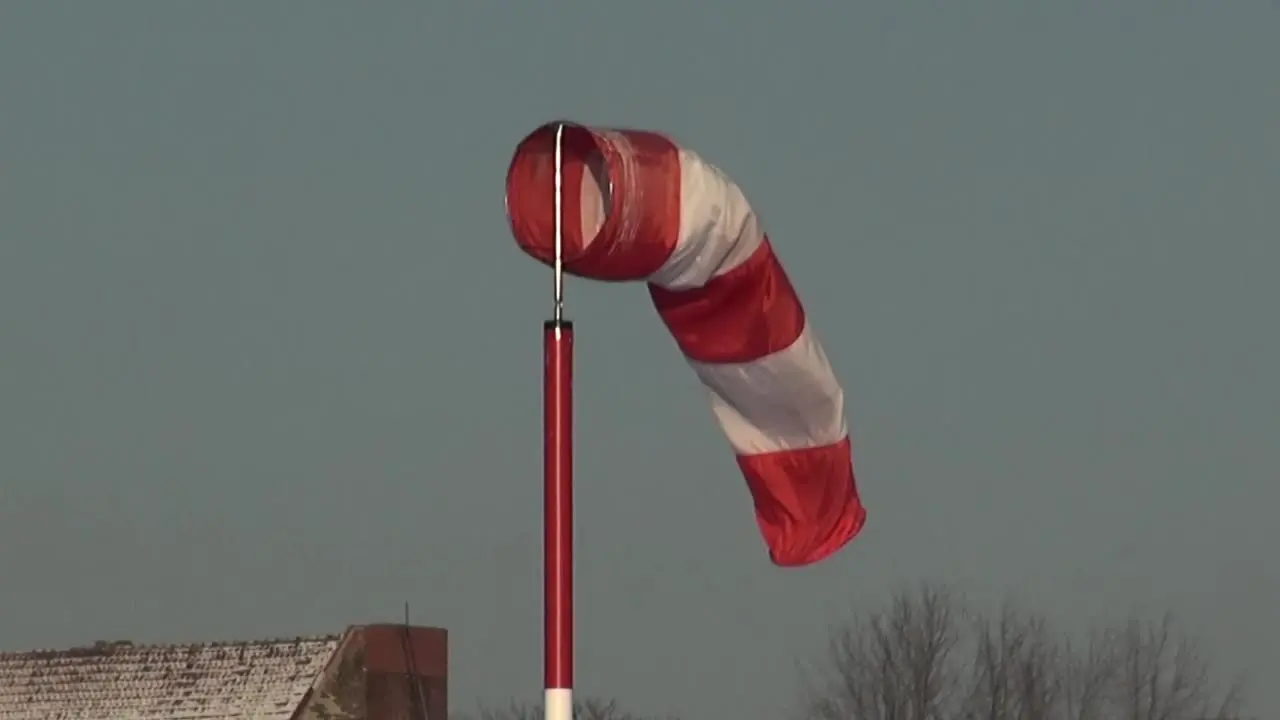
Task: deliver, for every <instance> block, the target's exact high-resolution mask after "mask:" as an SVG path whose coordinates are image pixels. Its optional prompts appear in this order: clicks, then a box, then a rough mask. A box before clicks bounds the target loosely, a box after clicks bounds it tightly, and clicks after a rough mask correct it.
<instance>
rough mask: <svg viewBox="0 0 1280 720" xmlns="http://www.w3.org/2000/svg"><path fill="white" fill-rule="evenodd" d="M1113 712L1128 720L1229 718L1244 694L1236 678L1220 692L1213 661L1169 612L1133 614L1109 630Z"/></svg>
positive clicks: (1216, 719) (1233, 713)
mask: <svg viewBox="0 0 1280 720" xmlns="http://www.w3.org/2000/svg"><path fill="white" fill-rule="evenodd" d="M1110 640H1111V643H1112V656H1113V665H1114V669H1115V671H1114V672H1113V673H1112V674H1111V687H1110V690H1111V693H1110V697H1109V700H1110V705H1111V708H1110V709H1111V713H1110V715H1111V716H1113V717H1116V718H1123V720H1229V718H1233V717H1235V712H1236V711H1237V710H1238V707H1237V704H1238V699H1239V694H1240V685H1239V682H1238V681H1237V682H1233V683H1231V684H1230V685H1229V686H1228V687H1226V688H1225V690H1224V692H1222V693H1221V694H1219V693H1217V692H1215V691H1216V688H1215V687H1214V682H1213V677H1212V673H1211V672H1210V664H1209V661H1208V660H1207V659H1206V657H1205V655H1204V653H1203V652H1202V651H1201V649H1200V647H1199V644H1198V643H1197V642H1196V641H1195V639H1194V638H1192V637H1190V636H1188V635H1186V634H1184V633H1180V632H1178V631H1177V629H1176V628H1175V625H1174V622H1173V617H1172V616H1171V615H1169V614H1166V615H1165V616H1164V617H1162V618H1161V619H1160V620H1158V621H1155V622H1148V621H1144V620H1142V619H1141V618H1137V617H1133V618H1130V619H1129V620H1128V621H1127V622H1126V623H1125V624H1124V625H1123V626H1122V627H1121V628H1119V629H1118V630H1115V631H1113V632H1112V633H1111V635H1110Z"/></svg>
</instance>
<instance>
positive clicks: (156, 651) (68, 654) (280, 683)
mask: <svg viewBox="0 0 1280 720" xmlns="http://www.w3.org/2000/svg"><path fill="white" fill-rule="evenodd" d="M339 641H340V638H339V637H337V636H329V637H316V638H298V639H293V640H267V641H256V642H243V643H217V644H206V645H131V644H128V643H98V644H97V645H95V646H93V647H88V648H76V649H73V650H39V651H35V652H25V653H0V720H197V719H198V720H233V719H234V720H248V719H249V718H252V719H253V720H277V719H280V720H288V718H290V717H291V716H292V715H293V713H294V711H295V710H296V709H297V707H298V705H299V704H300V703H301V702H302V700H303V698H304V696H305V695H306V693H307V691H308V690H309V689H310V688H311V685H312V683H313V682H314V681H315V679H316V677H317V676H318V675H319V674H320V673H321V671H323V670H324V668H325V664H326V663H327V662H328V660H329V658H330V657H331V656H332V655H333V653H334V651H335V650H336V649H337V647H338V643H339Z"/></svg>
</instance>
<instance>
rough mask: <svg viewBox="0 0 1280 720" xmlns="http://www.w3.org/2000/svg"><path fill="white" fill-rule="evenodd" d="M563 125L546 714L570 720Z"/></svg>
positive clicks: (550, 346)
mask: <svg viewBox="0 0 1280 720" xmlns="http://www.w3.org/2000/svg"><path fill="white" fill-rule="evenodd" d="M563 135H564V125H560V126H558V127H557V128H556V149H555V163H556V169H555V265H554V275H555V294H554V299H555V305H554V307H553V313H552V317H551V319H550V320H548V321H546V323H545V324H544V325H543V331H542V354H543V400H542V402H543V416H542V420H543V547H542V552H543V576H542V582H543V674H544V682H543V687H544V697H543V708H544V709H543V712H544V717H545V718H546V720H573V323H571V322H569V321H568V320H565V318H564V265H563V261H562V258H563V242H564V226H563V199H562V190H563V188H562V182H563V172H562V168H563V160H564V157H563V150H562V140H563Z"/></svg>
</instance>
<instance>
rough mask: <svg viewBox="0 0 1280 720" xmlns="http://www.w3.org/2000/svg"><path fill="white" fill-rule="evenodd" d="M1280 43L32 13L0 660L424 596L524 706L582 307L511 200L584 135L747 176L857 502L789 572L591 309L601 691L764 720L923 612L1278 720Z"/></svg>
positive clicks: (12, 252) (1058, 23) (585, 355)
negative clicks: (554, 365)
mask: <svg viewBox="0 0 1280 720" xmlns="http://www.w3.org/2000/svg"><path fill="white" fill-rule="evenodd" d="M1277 24H1280V6H1277V5H1276V4H1275V3H1271V2H1253V1H1250V0H1238V1H1236V2H1230V3H1225V2H1215V3H1206V2H1191V1H1190V0H1176V1H1172V2H1160V3H1155V2H1124V3H1116V2H1101V1H1097V2H1077V3H1053V4H1051V3H1018V4H1015V3H1006V2H995V1H994V0H969V1H968V2H965V3H899V2H887V1H876V2H859V3H852V2H850V3H819V2H816V1H800V2H794V3H786V4H784V3H773V2H768V1H767V0H734V1H733V2H730V1H729V0H708V1H707V2H702V3H685V2H681V3H676V2H673V1H671V0H652V1H651V2H647V3H635V2H626V3H624V2H615V1H612V0H543V1H542V2H537V3H532V2H530V3H514V2H512V3H500V2H495V1H494V0H472V1H470V2H466V3H464V2H460V1H457V2H437V3H422V2H408V1H398V2H393V1H391V0H388V1H387V2H382V3H377V4H368V5H365V6H364V7H361V6H360V5H359V4H357V3H348V2H337V1H336V0H325V1H321V0H312V1H311V2H308V3H305V4H303V3H290V4H286V3H261V2H222V3H212V2H208V3H166V2H151V3H141V2H125V1H123V0H121V1H119V2H112V3H78V2H60V1H56V0H45V1H43V2H39V3H35V2H31V3H8V4H5V5H4V6H3V7H2V8H0V547H2V548H4V551H3V552H0V608H3V609H4V618H5V621H4V622H3V623H2V624H0V648H5V649H26V648H33V647H63V646H71V645H77V644H86V643H91V642H93V641H94V640H99V639H132V640H134V641H136V642H180V641H188V640H214V639H234V638H256V637H271V636H293V635H299V634H319V633H329V632H336V631H339V630H340V629H342V628H343V627H345V626H346V625H348V624H350V623H360V622H371V621H399V620H400V619H401V617H402V613H403V604H404V603H405V602H408V603H409V605H410V608H411V613H412V619H413V621H414V622H417V623H421V624H430V625H439V626H443V627H447V628H448V629H449V631H450V638H451V645H452V650H451V664H452V665H451V672H452V678H451V688H450V694H451V701H452V704H453V705H454V706H455V707H457V708H459V709H463V710H465V709H469V708H472V707H474V706H475V704H476V703H477V702H503V701H505V699H506V698H509V697H513V696H514V697H516V698H518V699H521V700H530V701H533V700H537V699H538V698H539V697H540V696H541V683H542V676H541V668H540V663H541V653H540V647H541V586H540V577H541V572H540V537H541V535H540V522H541V442H540V429H539V427H540V426H539V423H540V418H541V410H540V402H541V397H540V393H541V387H540V372H541V361H540V357H539V354H540V352H541V347H540V342H541V340H540V333H541V326H542V321H543V320H544V319H545V317H546V315H547V314H548V311H549V307H550V306H549V291H550V286H551V284H550V278H549V277H548V274H547V273H546V272H545V271H544V270H543V269H542V268H540V267H539V266H538V265H537V264H535V263H533V262H532V261H531V260H529V259H528V258H526V257H525V256H523V255H522V254H521V253H520V252H519V251H518V250H517V249H516V247H515V244H514V242H513V241H512V240H511V237H510V234H509V232H508V228H507V224H506V220H505V218H504V215H503V190H504V187H503V181H504V175H505V170H506V165H507V162H508V160H509V159H510V155H511V152H512V150H513V149H514V146H515V144H516V143H517V142H518V141H519V140H520V138H521V137H523V135H524V134H525V133H527V132H528V131H530V130H532V129H533V128H534V127H536V126H537V125H538V124H540V123H542V122H544V121H546V120H551V119H555V118H570V119H573V120H577V121H580V122H586V123H591V124H598V125H606V126H608V125H618V126H630V127H641V128H647V129H655V130H661V131H664V132H667V133H669V134H670V135H671V136H673V137H675V138H676V139H677V140H679V141H680V142H681V143H683V144H686V145H687V146H689V147H691V148H693V149H695V150H696V151H697V152H699V153H700V154H702V155H703V156H705V157H706V158H708V159H709V160H711V161H712V162H714V163H715V164H717V165H718V166H720V167H722V168H723V169H725V170H726V171H727V172H728V173H729V174H730V175H731V176H732V177H733V178H734V179H735V180H737V181H738V182H739V183H740V184H741V185H742V187H743V188H744V189H745V191H746V192H747V194H748V197H750V198H751V200H752V202H753V204H754V205H755V207H756V209H757V211H758V212H759V213H760V215H761V216H762V218H763V221H764V223H765V226H766V227H767V229H768V230H769V232H770V235H771V237H772V239H773V243H774V246H775V248H776V250H777V252H778V254H779V256H780V257H781V259H782V261H783V262H784V264H785V265H786V267H787V269H788V271H789V273H790V275H791V277H792V279H793V280H794V282H795V284H796V286H797V288H798V289H799V291H800V294H801V297H802V299H803V301H804V302H805V304H806V307H807V309H808V311H809V317H810V318H811V320H812V321H813V323H814V326H815V328H816V329H817V330H818V332H819V333H820V336H821V337H822V339H823V342H824V343H825V344H826V346H827V350H828V353H829V355H830V357H831V359H832V362H833V365H834V366H835V369H836V372H837V373H838V375H839V376H840V378H841V379H842V381H843V382H844V384H845V387H846V390H847V392H848V406H847V407H848V410H849V413H850V424H851V432H852V438H853V444H854V454H855V462H856V465H857V470H858V474H859V486H860V490H861V492H862V495H863V499H864V501H865V503H866V505H867V507H868V513H869V519H868V523H867V526H866V529H865V530H864V532H863V534H862V535H861V536H860V537H859V538H858V539H857V540H856V541H855V542H854V543H853V544H852V545H850V546H849V547H848V548H847V549H846V550H845V551H843V552H842V553H840V554H839V555H837V556H835V557H834V558H832V559H831V560H829V561H827V562H824V563H821V564H818V565H815V566H812V567H809V568H804V569H798V570H782V569H779V568H775V567H773V566H772V565H770V564H769V562H768V560H767V557H766V555H765V552H764V550H763V548H762V546H761V542H760V540H759V538H758V533H757V530H756V528H755V526H754V521H753V519H752V515H751V507H750V499H749V495H748V493H747V491H746V488H745V486H744V485H743V482H742V479H741V477H740V476H739V475H738V473H737V468H736V465H735V464H734V461H733V457H732V454H731V452H730V451H729V449H728V446H727V444H726V443H725V441H724V439H723V437H722V436H721V435H720V431H719V429H718V428H717V426H716V424H715V422H714V420H713V418H712V416H711V414H710V411H709V409H708V407H707V404H706V399H705V397H704V395H703V392H702V391H701V389H700V388H699V386H698V384H697V380H696V378H695V377H694V375H693V373H692V372H691V371H690V370H689V368H688V367H687V365H686V364H685V363H684V361H683V359H682V358H681V357H680V355H679V352H678V351H677V349H676V347H675V345H674V343H673V342H672V341H671V340H670V338H669V337H668V336H667V334H666V332H665V330H664V328H663V327H662V325H661V323H660V322H659V321H658V319H657V317H656V315H655V313H654V312H653V310H652V308H651V307H650V305H649V301H648V298H647V294H646V292H645V291H644V289H643V288H642V287H640V286H625V285H613V286H606V285H594V284H590V283H587V282H585V281H571V282H570V283H569V284H568V313H569V315H570V317H571V318H572V319H573V320H574V321H575V323H576V325H577V329H578V340H577V353H578V355H577V364H578V376H577V388H578V393H579V394H578V398H577V405H576V413H577V417H578V428H577V443H578V446H577V448H578V449H577V466H576V467H577V483H578V484H577V512H578V518H577V521H578V526H577V550H578V558H577V573H578V575H577V582H578V585H577V608H578V617H577V628H578V646H577V647H578V655H577V668H578V673H577V685H578V688H579V692H581V693H584V694H591V695H599V696H611V697H617V698H619V699H620V700H621V701H622V702H623V704H625V705H627V706H628V707H630V708H633V709H636V710H640V711H644V712H662V711H668V710H671V711H678V712H681V713H683V714H684V715H685V716H686V717H687V718H689V719H690V720H694V719H696V718H711V717H734V718H742V719H743V720H764V719H765V718H776V717H780V716H782V715H783V714H784V713H786V712H787V711H788V710H789V709H791V708H792V707H793V706H794V703H795V702H796V700H797V698H798V697H799V693H800V686H799V684H798V682H797V678H796V673H795V666H796V663H797V662H798V661H801V660H805V659H808V658H812V657H814V656H815V654H817V653H820V652H821V650H822V647H823V643H824V638H825V637H826V633H827V632H828V630H829V628H830V627H831V626H832V625H833V624H834V623H838V622H839V621H840V620H841V619H842V618H845V617H847V616H848V614H849V613H851V612H857V611H864V610H867V609H873V608H875V607H878V606H879V605H880V604H881V603H883V602H884V601H885V600H886V598H888V597H889V596H890V594H891V593H892V592H893V591H894V590H896V589H898V588H900V587H902V586H903V584H905V583H915V582H920V581H929V582H937V583H947V584H953V585H955V586H957V587H959V588H962V589H964V590H965V591H967V592H968V593H970V594H971V595H973V596H974V597H976V598H978V599H980V600H981V599H991V600H994V599H998V598H1000V597H1003V596H1005V595H1011V596H1015V597H1017V598H1019V599H1021V600H1023V601H1025V602H1026V603H1028V604H1029V605H1030V606H1031V607H1034V608H1036V609H1039V610H1043V611H1044V612H1046V613H1048V614H1049V615H1050V616H1051V617H1053V618H1056V619H1058V620H1059V621H1061V622H1062V623H1065V624H1068V625H1070V624H1083V623H1090V622H1096V621H1100V620H1102V619H1105V618H1108V617H1111V616H1113V615H1116V614H1124V613H1127V612H1129V611H1130V610H1133V609H1139V610H1142V611H1151V612H1158V611H1163V610H1166V609H1168V610H1171V611H1173V612H1174V613H1175V614H1176V615H1177V617H1178V618H1180V620H1181V621H1182V622H1183V624H1184V625H1185V626H1186V627H1187V628H1188V629H1189V630H1191V631H1193V632H1195V633H1197V634H1199V635H1200V636H1201V637H1202V638H1203V639H1204V640H1205V642H1206V644H1207V646H1208V647H1209V648H1210V650H1211V652H1212V654H1213V657H1214V659H1215V662H1216V663H1217V664H1218V667H1219V669H1220V670H1221V671H1222V672H1223V673H1224V674H1225V673H1234V672H1236V671H1242V672H1246V673H1247V674H1248V677H1249V678H1251V679H1252V680H1253V682H1252V683H1251V693H1250V695H1249V699H1250V700H1251V704H1252V709H1253V711H1254V712H1255V713H1257V714H1259V715H1262V716H1275V715H1277V714H1280V695H1276V694H1275V691H1274V686H1273V685H1267V684H1266V683H1267V680H1268V678H1272V679H1273V678H1275V677H1280V625H1277V623H1276V610H1275V608H1276V607H1280V565H1277V563H1276V562H1275V561H1274V560H1273V559H1272V555H1271V554H1270V552H1271V551H1274V549H1275V548H1276V542H1275V540H1274V534H1275V531H1274V530H1273V529H1272V528H1273V526H1274V508H1275V506H1276V504H1277V503H1278V502H1280V484H1277V479H1278V475H1277V471H1278V470H1280V449H1278V447H1280V446H1278V445H1277V441H1276V440H1277V435H1278V433H1280V381H1278V380H1277V379H1276V374H1275V370H1276V368H1278V367H1280V333H1277V332H1276V331H1275V327H1276V321H1275V319H1274V318H1272V314H1273V313H1274V312H1275V311H1276V310H1277V308H1280V283H1276V282H1275V278H1274V275H1275V272H1276V268H1277V267H1280V243H1277V242H1276V238H1277V229H1276V228H1277V227H1278V226H1280V203H1277V198H1278V197H1280V85H1277V83H1276V82H1275V72H1276V68H1278V67H1280V43H1276V42H1275V38H1276V36H1277V33H1278V32H1280V30H1278V29H1277ZM1268 237H1270V238H1271V240H1267V238H1268ZM1269 318H1271V319H1269ZM1267 328H1271V329H1270V330H1268V329H1267Z"/></svg>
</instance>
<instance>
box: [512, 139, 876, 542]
mask: <svg viewBox="0 0 1280 720" xmlns="http://www.w3.org/2000/svg"><path fill="white" fill-rule="evenodd" d="M558 125H560V123H549V124H547V125H544V126H542V127H540V128H538V129H537V130H535V131H534V132H533V133H531V134H530V135H529V136H527V137H526V138H525V139H524V140H523V141H522V142H521V143H520V145H519V146H518V147H517V149H516V152H515V156H514V157H513V158H512V161H511V165H510V168H509V169H508V173H507V215H508V218H509V220H510V223H511V228H512V233H513V235H514V236H515V238H516V241H517V243H518V244H519V245H520V247H521V248H522V249H523V250H524V251H525V252H526V253H528V254H529V255H531V256H532V257H534V258H535V259H537V260H539V261H540V262H543V263H545V264H548V265H550V264H552V263H553V261H554V248H555V204H554V198H555V189H554V181H555V135H556V128H557V126H558ZM561 147H562V163H561V178H562V183H563V185H562V188H563V190H562V202H563V210H562V212H563V216H562V218H563V223H564V227H563V230H562V243H563V248H562V259H563V262H564V269H565V271H566V272H568V273H571V274H573V275H577V276H581V277H585V278H590V279H594V280H602V281H609V282H625V281H645V282H646V283H648V287H649V294H650V296H651V297H652V299H653V304H654V307H655V308H657V311H658V314H659V315H660V316H661V317H662V320H663V322H664V323H665V324H666V326H667V328H668V330H670V332H671V335H672V336H673V337H674V338H675V341H676V344H677V345H678V346H679V348H680V350H681V352H683V353H684V355H685V357H686V358H687V360H688V362H689V364H690V365H691V366H692V367H693V370H694V372H696V373H697V375H698V378H699V379H700V380H701V381H702V383H703V385H704V386H705V387H706V388H707V390H708V392H709V394H710V398H711V408H712V411H713V412H714V414H715V416H716V419H717V420H718V421H719V423H720V426H721V428H722V429H723V430H724V433H725V436H726V437H727V438H728V440H729V443H730V445H731V446H732V447H733V450H734V453H735V454H736V456H737V460H738V466H739V468H740V469H741V471H742V474H743V476H744V477H745V478H746V481H747V486H748V488H749V489H750V491H751V496H752V499H753V502H754V506H755V514H756V522H757V524H758V526H759V528H760V533H761V535H762V537H763V539H764V541H765V544H766V545H767V546H768V550H769V557H770V559H771V560H772V561H773V562H774V563H775V564H777V565H781V566H800V565H808V564H812V563H815V562H818V561H819V560H822V559H824V558H826V557H828V556H830V555H831V554H833V553H835V552H836V551H837V550H839V549H840V548H842V547H843V546H844V545H846V544H847V543H848V542H849V541H850V540H852V539H853V538H854V537H855V536H856V535H857V534H858V532H859V531H860V530H861V529H862V526H863V523H864V522H865V521H866V511H865V510H864V508H863V506H862V503H861V501H860V500H859V498H858V491H857V486H856V482H855V479H854V472H853V459H852V454H851V450H850V446H849V434H848V428H847V425H846V420H845V412H844V391H843V390H842V389H841V386H840V384H839V382H838V381H837V380H836V378H835V374H834V373H833V372H832V369H831V364H830V363H829V362H828V360H827V357H826V354H825V353H824V352H823V349H822V345H821V344H820V343H819V342H818V338H817V336H816V335H815V334H814V331H813V328H812V327H810V326H809V324H808V321H807V319H806V317H805V312H804V308H803V307H802V306H801V304H800V300H799V298H798V297H797V295H796V292H795V289H794V288H793V287H792V286H791V282H790V281H789V280H788V279H787V274H786V272H785V271H784V270H783V269H782V265H781V264H780V263H779V262H778V259H777V257H776V256H775V255H774V252H773V248H772V247H771V245H770V243H769V239H768V237H767V236H766V235H765V233H764V231H763V229H762V228H761V226H760V222H759V220H758V219H757V217H756V215H755V213H754V212H753V211H752V209H751V206H750V204H749V203H748V202H747V200H746V198H745V197H744V196H743V193H742V191H741V189H739V187H738V186H737V185H736V184H734V183H733V182H732V181H731V180H730V179H729V178H728V177H726V176H725V175H724V173H722V172H721V171H720V170H719V169H717V168H716V167H714V166H713V165H711V164H710V163H708V162H706V161H704V160H703V159H702V158H700V157H699V156H698V155H697V154H695V153H693V152H692V151H690V150H687V149H684V148H682V147H679V146H678V145H676V144H675V143H674V142H672V141H671V140H669V139H667V138H666V137H664V136H662V135H659V134H656V133H652V132H645V131H638V130H607V129H596V128H587V127H584V126H581V125H574V124H569V123H565V124H564V130H563V135H562V144H561Z"/></svg>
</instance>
